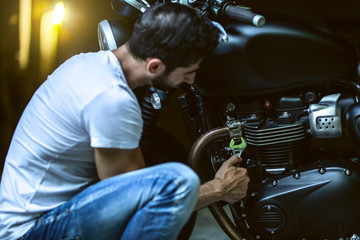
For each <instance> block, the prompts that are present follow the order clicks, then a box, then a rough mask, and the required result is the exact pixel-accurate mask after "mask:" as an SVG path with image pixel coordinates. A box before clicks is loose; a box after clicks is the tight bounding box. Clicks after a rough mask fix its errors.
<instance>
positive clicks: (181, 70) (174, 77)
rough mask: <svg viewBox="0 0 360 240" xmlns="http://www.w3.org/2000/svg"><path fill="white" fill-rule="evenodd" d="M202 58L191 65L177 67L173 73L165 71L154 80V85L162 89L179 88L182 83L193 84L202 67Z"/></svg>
mask: <svg viewBox="0 0 360 240" xmlns="http://www.w3.org/2000/svg"><path fill="white" fill-rule="evenodd" d="M200 63H201V60H200V61H198V62H197V63H195V64H192V65H190V66H189V67H178V68H175V69H174V70H173V71H172V72H171V73H165V72H163V73H162V74H161V75H160V76H158V77H156V78H154V79H153V80H152V85H153V86H154V87H155V88H157V89H161V90H169V89H172V88H179V87H180V85H181V84H183V83H187V84H189V85H190V84H193V83H194V80H195V75H196V71H197V70H198V69H199V67H200Z"/></svg>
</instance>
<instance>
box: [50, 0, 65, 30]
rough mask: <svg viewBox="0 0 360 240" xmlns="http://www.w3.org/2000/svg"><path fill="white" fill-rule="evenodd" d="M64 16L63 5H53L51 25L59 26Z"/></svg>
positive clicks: (59, 3)
mask: <svg viewBox="0 0 360 240" xmlns="http://www.w3.org/2000/svg"><path fill="white" fill-rule="evenodd" d="M65 14H66V11H65V6H64V3H62V2H58V3H57V4H56V5H55V7H54V10H53V13H52V24H54V25H59V24H60V23H61V22H62V21H63V20H64V17H65Z"/></svg>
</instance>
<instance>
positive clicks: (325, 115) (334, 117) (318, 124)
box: [309, 93, 342, 138]
mask: <svg viewBox="0 0 360 240" xmlns="http://www.w3.org/2000/svg"><path fill="white" fill-rule="evenodd" d="M340 96H341V94H340V93H337V94H332V95H328V96H325V97H323V98H322V99H321V100H320V102H319V103H316V104H311V105H310V107H309V121H310V131H311V134H312V135H313V137H315V138H336V137H340V136H341V135H342V128H341V111H340V110H341V109H340V106H339V105H338V100H339V98H340Z"/></svg>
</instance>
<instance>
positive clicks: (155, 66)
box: [146, 58, 165, 75]
mask: <svg viewBox="0 0 360 240" xmlns="http://www.w3.org/2000/svg"><path fill="white" fill-rule="evenodd" d="M146 70H147V71H148V72H149V73H150V74H152V75H160V74H161V73H162V72H163V71H164V70H165V64H164V63H163V62H162V61H161V60H160V59H159V58H148V59H146Z"/></svg>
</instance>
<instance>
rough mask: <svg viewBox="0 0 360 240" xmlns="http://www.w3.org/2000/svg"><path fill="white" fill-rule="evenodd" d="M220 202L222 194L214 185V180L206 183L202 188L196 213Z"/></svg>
mask: <svg viewBox="0 0 360 240" xmlns="http://www.w3.org/2000/svg"><path fill="white" fill-rule="evenodd" d="M220 200H222V196H221V192H220V191H219V189H218V188H217V187H216V184H214V180H211V181H209V182H206V183H204V184H202V185H201V186H200V192H199V199H198V202H197V204H196V207H195V211H197V210H200V209H202V208H204V207H207V206H208V205H210V204H213V203H215V202H217V201H220Z"/></svg>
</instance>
